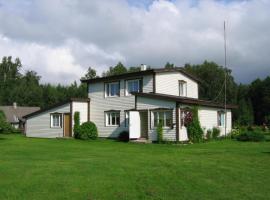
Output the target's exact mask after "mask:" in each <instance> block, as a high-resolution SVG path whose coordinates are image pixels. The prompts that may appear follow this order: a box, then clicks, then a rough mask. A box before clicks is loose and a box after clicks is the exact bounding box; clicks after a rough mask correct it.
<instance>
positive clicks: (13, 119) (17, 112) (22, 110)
mask: <svg viewBox="0 0 270 200" xmlns="http://www.w3.org/2000/svg"><path fill="white" fill-rule="evenodd" d="M0 110H2V111H3V112H4V114H5V116H6V119H7V121H8V122H9V123H18V122H19V119H21V118H22V117H23V116H24V115H28V114H31V113H33V112H36V111H38V110H40V107H28V106H17V107H16V108H15V107H14V106H0Z"/></svg>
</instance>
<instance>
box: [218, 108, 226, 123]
mask: <svg viewBox="0 0 270 200" xmlns="http://www.w3.org/2000/svg"><path fill="white" fill-rule="evenodd" d="M217 116H218V117H217V118H218V126H224V125H225V112H224V111H218V113H217Z"/></svg>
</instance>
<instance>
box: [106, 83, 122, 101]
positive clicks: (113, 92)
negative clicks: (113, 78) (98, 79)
mask: <svg viewBox="0 0 270 200" xmlns="http://www.w3.org/2000/svg"><path fill="white" fill-rule="evenodd" d="M105 90H106V91H105V94H106V95H105V96H106V97H116V96H120V83H119V82H111V83H106V85H105Z"/></svg>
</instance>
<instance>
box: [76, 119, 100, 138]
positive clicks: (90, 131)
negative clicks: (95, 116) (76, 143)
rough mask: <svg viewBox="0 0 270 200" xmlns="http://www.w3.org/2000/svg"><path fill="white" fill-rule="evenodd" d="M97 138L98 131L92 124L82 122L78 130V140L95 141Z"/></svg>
mask: <svg viewBox="0 0 270 200" xmlns="http://www.w3.org/2000/svg"><path fill="white" fill-rule="evenodd" d="M97 137H98V130H97V127H96V125H95V124H94V123H93V122H84V123H83V124H82V125H81V126H80V127H79V129H78V135H77V138H78V139H82V140H87V139H96V138H97Z"/></svg>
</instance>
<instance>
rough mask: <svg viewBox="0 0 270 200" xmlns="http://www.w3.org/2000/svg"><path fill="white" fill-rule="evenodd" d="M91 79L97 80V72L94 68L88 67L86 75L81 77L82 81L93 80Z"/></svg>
mask: <svg viewBox="0 0 270 200" xmlns="http://www.w3.org/2000/svg"><path fill="white" fill-rule="evenodd" d="M93 78H97V71H96V70H95V69H94V68H92V67H89V68H88V70H87V73H86V74H85V75H84V77H82V79H93Z"/></svg>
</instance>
